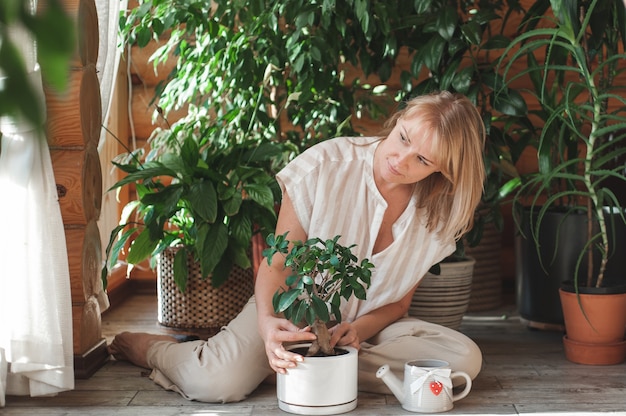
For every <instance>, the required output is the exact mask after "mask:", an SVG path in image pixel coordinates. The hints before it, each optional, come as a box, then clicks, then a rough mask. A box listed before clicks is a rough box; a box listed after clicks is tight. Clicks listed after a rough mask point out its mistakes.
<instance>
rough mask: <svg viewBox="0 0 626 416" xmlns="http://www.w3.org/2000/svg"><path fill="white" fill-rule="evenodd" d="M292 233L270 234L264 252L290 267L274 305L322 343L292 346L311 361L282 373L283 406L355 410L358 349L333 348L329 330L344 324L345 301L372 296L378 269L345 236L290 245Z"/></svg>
mask: <svg viewBox="0 0 626 416" xmlns="http://www.w3.org/2000/svg"><path fill="white" fill-rule="evenodd" d="M287 234H288V233H285V234H282V235H273V234H272V235H270V236H269V237H268V238H267V244H268V248H267V249H266V250H265V251H264V253H263V255H264V256H266V257H267V261H268V264H270V265H271V263H272V261H273V260H276V258H275V256H277V255H278V256H284V266H285V268H287V269H290V273H289V275H288V277H287V278H286V279H285V285H284V286H281V287H280V288H279V289H278V290H277V291H276V293H275V294H274V297H273V299H272V304H273V307H274V311H275V312H276V313H277V314H283V315H284V316H285V318H287V319H289V320H291V321H292V322H293V323H294V324H296V325H299V326H305V325H309V326H310V327H311V330H312V331H313V333H314V334H315V335H316V336H317V339H316V340H315V341H313V342H312V343H311V344H310V345H308V346H307V345H306V344H296V345H292V346H290V347H289V348H290V349H292V350H293V351H297V352H299V353H301V354H303V355H306V356H307V359H305V361H304V362H302V363H298V366H297V367H296V368H293V369H289V371H287V374H280V373H279V374H277V396H278V403H279V408H280V409H282V410H285V411H288V412H292V413H298V414H315V415H322V414H323V415H327V414H336V413H343V412H347V411H350V410H352V409H354V408H355V407H356V404H357V394H358V383H357V380H358V359H357V356H358V351H357V350H356V349H355V348H353V347H349V346H345V347H335V348H333V347H331V345H330V333H329V330H328V326H329V324H331V323H339V322H341V309H340V306H341V300H342V299H346V300H349V299H350V298H352V297H353V296H354V297H356V298H358V299H365V298H366V292H367V288H368V287H369V286H370V278H371V273H372V272H371V269H372V268H373V267H374V265H373V264H372V263H371V262H370V261H369V260H368V259H361V260H359V259H358V258H357V257H356V256H355V255H354V254H353V253H352V251H351V249H352V247H353V246H344V245H342V244H341V243H340V242H339V239H340V238H341V236H335V237H333V238H329V239H321V238H318V237H314V238H310V239H308V240H306V241H289V240H287Z"/></svg>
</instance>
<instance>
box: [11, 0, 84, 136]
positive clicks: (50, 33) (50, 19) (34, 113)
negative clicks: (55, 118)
mask: <svg viewBox="0 0 626 416" xmlns="http://www.w3.org/2000/svg"><path fill="white" fill-rule="evenodd" d="M27 5H28V2H27V1H25V0H2V2H0V74H2V76H3V77H6V79H5V80H2V81H1V82H0V116H3V115H12V116H16V115H21V116H23V117H24V118H25V119H27V120H29V121H31V122H32V123H33V125H34V126H42V125H43V121H44V116H45V114H44V109H43V108H41V106H40V102H39V97H38V94H37V93H36V92H35V91H34V90H33V86H32V85H31V82H30V80H29V79H28V73H29V71H32V68H26V65H25V62H24V60H23V58H22V54H21V53H20V52H19V48H20V45H16V44H15V43H14V42H13V40H12V39H11V38H10V37H9V29H10V28H12V27H22V28H23V29H24V30H25V31H26V33H29V34H31V35H32V36H33V39H34V40H35V41H36V43H37V60H38V62H39V64H40V66H41V72H42V76H43V78H44V80H45V81H46V82H47V83H48V84H49V85H50V86H52V87H54V88H56V89H57V90H59V91H63V90H64V89H65V87H66V86H67V80H68V77H67V72H68V70H69V63H70V58H71V57H72V55H73V53H74V49H75V33H74V23H73V22H72V20H71V19H70V17H69V16H68V15H67V14H66V12H65V10H64V9H63V7H62V5H61V3H60V2H59V0H49V1H47V2H46V7H44V8H42V10H41V11H40V12H38V13H36V14H35V13H33V11H31V10H29V8H28V7H27Z"/></svg>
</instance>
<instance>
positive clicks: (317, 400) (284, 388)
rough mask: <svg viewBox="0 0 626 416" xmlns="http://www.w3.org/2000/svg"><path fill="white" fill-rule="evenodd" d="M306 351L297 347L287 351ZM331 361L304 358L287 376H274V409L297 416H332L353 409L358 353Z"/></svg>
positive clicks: (349, 350)
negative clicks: (297, 349) (299, 415)
mask: <svg viewBox="0 0 626 416" xmlns="http://www.w3.org/2000/svg"><path fill="white" fill-rule="evenodd" d="M299 347H308V345H307V344H297V345H293V346H292V347H290V350H293V349H295V348H299ZM341 348H342V349H344V350H346V351H347V353H345V354H341V355H336V356H332V357H305V358H304V362H302V363H299V364H298V366H297V367H296V368H293V369H290V370H288V371H287V374H277V378H276V394H277V396H278V407H279V408H280V409H281V410H283V411H285V412H289V413H296V414H301V415H334V414H339V413H345V412H349V411H351V410H353V409H354V408H356V405H357V395H358V383H357V381H358V351H357V350H356V348H352V347H341Z"/></svg>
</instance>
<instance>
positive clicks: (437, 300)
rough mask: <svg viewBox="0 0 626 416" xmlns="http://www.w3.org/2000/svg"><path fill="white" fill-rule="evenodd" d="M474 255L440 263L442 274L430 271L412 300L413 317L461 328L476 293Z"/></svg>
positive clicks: (411, 312)
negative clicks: (473, 293) (473, 292)
mask: <svg viewBox="0 0 626 416" xmlns="http://www.w3.org/2000/svg"><path fill="white" fill-rule="evenodd" d="M475 263H476V261H475V260H474V258H472V257H468V258H466V259H464V260H460V261H454V262H443V263H441V264H440V266H441V273H440V274H439V275H435V274H432V273H427V274H426V276H424V278H423V279H422V281H421V282H420V284H419V286H418V287H417V290H415V293H414V294H413V298H412V299H411V306H409V316H413V317H415V318H419V319H422V320H424V321H428V322H432V323H435V324H439V325H443V326H447V327H448V328H452V329H458V328H459V327H460V326H461V322H462V320H463V316H464V315H465V312H467V308H468V305H469V302H470V295H471V292H472V278H473V275H474V264H475Z"/></svg>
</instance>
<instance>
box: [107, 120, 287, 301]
mask: <svg viewBox="0 0 626 416" xmlns="http://www.w3.org/2000/svg"><path fill="white" fill-rule="evenodd" d="M206 117H207V115H206V114H202V113H201V112H196V111H195V110H194V109H192V110H191V111H190V115H189V116H187V117H186V118H183V119H181V120H179V122H177V123H176V124H174V125H173V126H172V127H171V129H167V130H157V132H156V134H155V135H154V136H153V137H152V140H153V141H159V140H165V141H166V142H167V143H168V145H169V146H170V147H169V148H168V151H167V152H163V153H161V154H159V153H149V154H148V155H147V156H146V157H145V158H144V159H145V160H141V159H142V157H141V155H142V152H135V153H131V154H128V155H126V160H124V161H120V162H114V164H115V166H117V167H118V168H120V169H121V170H123V171H124V172H126V173H127V175H126V176H125V177H124V178H123V179H122V180H120V181H119V182H117V183H116V184H115V185H113V187H112V189H116V188H120V187H123V186H128V185H135V187H136V191H137V194H138V199H137V200H133V201H131V202H130V203H129V205H128V206H127V209H125V210H124V213H123V217H122V219H121V221H120V225H119V226H118V227H116V229H114V230H113V232H112V233H111V239H110V242H109V245H108V247H107V265H106V266H105V268H104V269H103V270H102V277H103V279H104V280H105V282H106V276H107V274H108V272H109V270H110V269H111V268H113V267H114V266H115V264H116V262H117V261H118V258H119V256H120V253H122V251H123V249H124V247H125V245H126V244H127V242H128V241H129V239H130V237H131V236H135V238H134V240H133V242H132V244H131V245H130V247H129V248H128V253H127V258H126V260H127V262H128V263H130V264H137V263H140V262H142V261H143V260H145V259H146V258H149V257H150V258H153V259H154V258H155V257H156V256H158V254H159V253H161V252H162V251H163V250H165V249H166V248H167V247H173V246H178V245H181V246H182V248H181V249H180V250H179V251H178V252H177V254H176V258H175V261H174V265H175V266H174V268H175V273H174V279H175V281H176V283H177V285H178V287H179V288H180V289H181V291H183V292H184V291H185V288H186V282H187V275H188V272H187V262H186V261H185V259H186V258H187V256H188V255H191V256H193V258H194V259H195V260H196V261H197V262H199V263H200V266H201V271H202V275H203V276H204V277H207V276H209V275H210V276H211V282H212V284H213V285H214V286H216V287H218V286H220V285H221V284H222V283H223V282H224V281H225V280H226V279H227V277H228V275H229V273H230V270H231V268H232V266H233V264H237V265H239V266H240V267H242V268H244V269H246V268H249V267H250V266H251V264H250V259H249V250H250V244H251V243H250V241H251V238H252V235H253V233H257V232H261V233H263V235H267V233H268V232H270V231H273V230H274V227H275V224H276V214H275V211H274V210H275V206H276V204H277V202H278V201H279V200H280V190H279V188H278V185H277V183H276V180H275V179H274V176H273V174H272V163H273V162H272V161H273V160H274V159H280V157H281V154H282V152H283V151H284V148H283V147H282V146H281V145H280V144H277V143H270V142H265V143H257V142H255V141H250V140H249V141H247V142H242V143H228V142H226V143H224V142H219V141H216V140H214V139H213V137H212V133H213V131H212V128H210V127H208V128H207V127H205V125H206V124H205V118H206ZM176 143H177V144H178V146H174V144H176ZM156 148H159V146H156ZM133 215H134V216H135V217H136V218H134V217H133ZM177 266H178V267H177Z"/></svg>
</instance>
